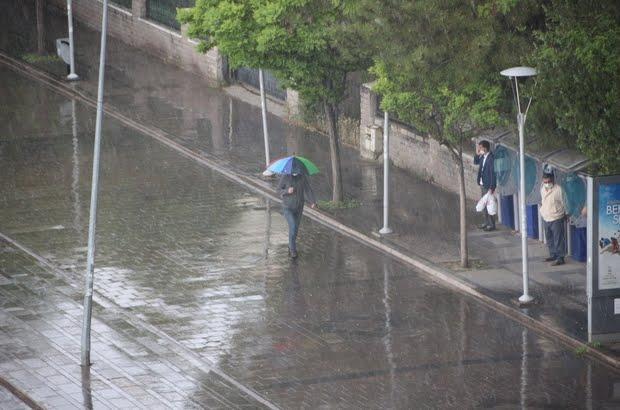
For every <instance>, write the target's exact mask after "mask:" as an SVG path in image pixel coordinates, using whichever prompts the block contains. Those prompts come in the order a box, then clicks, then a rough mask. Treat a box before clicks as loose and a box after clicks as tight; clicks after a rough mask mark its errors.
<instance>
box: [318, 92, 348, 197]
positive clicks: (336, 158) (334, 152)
mask: <svg viewBox="0 0 620 410" xmlns="http://www.w3.org/2000/svg"><path fill="white" fill-rule="evenodd" d="M323 105H324V108H325V119H326V120H327V131H328V133H329V153H330V156H331V165H332V201H333V202H342V200H343V193H342V192H343V191H342V172H341V169H340V141H339V138H338V109H337V107H336V106H335V105H334V104H330V103H328V102H325V103H324V104H323Z"/></svg>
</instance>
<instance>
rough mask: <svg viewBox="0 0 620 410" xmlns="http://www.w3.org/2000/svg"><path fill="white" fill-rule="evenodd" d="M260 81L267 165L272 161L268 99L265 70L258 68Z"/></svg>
mask: <svg viewBox="0 0 620 410" xmlns="http://www.w3.org/2000/svg"><path fill="white" fill-rule="evenodd" d="M258 82H259V83H260V106H261V111H262V114H263V137H264V138H265V166H266V167H268V166H269V163H270V162H271V161H270V159H269V130H268V129H267V101H266V98H265V84H264V79H263V70H262V69H260V70H258Z"/></svg>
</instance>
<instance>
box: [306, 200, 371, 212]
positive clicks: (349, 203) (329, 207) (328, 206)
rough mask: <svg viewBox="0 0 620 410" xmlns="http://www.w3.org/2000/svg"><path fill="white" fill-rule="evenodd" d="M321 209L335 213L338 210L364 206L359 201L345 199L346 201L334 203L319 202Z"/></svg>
mask: <svg viewBox="0 0 620 410" xmlns="http://www.w3.org/2000/svg"><path fill="white" fill-rule="evenodd" d="M317 205H318V206H319V208H320V209H325V210H326V211H334V210H336V209H353V208H359V207H360V206H362V203H361V202H360V201H358V200H357V199H345V200H344V201H340V202H334V201H319V202H318V203H317Z"/></svg>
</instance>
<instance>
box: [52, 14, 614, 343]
mask: <svg viewBox="0 0 620 410" xmlns="http://www.w3.org/2000/svg"><path fill="white" fill-rule="evenodd" d="M52 17H53V18H52V20H53V19H54V18H55V19H57V20H58V23H57V24H56V25H54V24H51V28H50V31H51V32H52V34H51V35H55V34H53V33H54V30H56V31H57V33H58V34H57V35H58V36H60V34H61V33H63V30H64V26H63V25H64V20H63V17H62V16H59V15H56V16H52ZM78 28H79V38H80V40H79V41H77V42H76V44H77V46H76V47H77V51H76V55H77V57H76V58H77V64H78V71H79V74H80V76H81V81H79V82H78V83H76V84H75V86H76V87H77V89H79V90H81V91H82V92H85V93H86V94H88V95H90V96H92V97H95V96H96V80H97V69H98V65H97V62H98V49H97V48H96V47H92V44H98V34H97V33H96V32H94V31H92V30H90V29H88V28H86V27H83V26H81V25H79V23H78ZM108 47H109V48H108V58H107V67H106V70H107V71H106V96H105V98H106V103H107V104H109V105H110V106H113V107H115V108H117V109H118V110H120V111H121V112H123V113H124V114H126V115H127V116H129V117H130V118H132V119H135V120H138V121H141V122H143V123H146V124H149V125H153V126H156V127H159V128H161V129H162V130H164V131H166V132H168V133H170V134H172V135H174V136H175V138H176V141H177V142H179V143H181V144H182V145H183V146H185V147H187V148H189V149H191V150H192V151H194V152H197V153H200V154H202V155H204V156H206V157H209V158H215V159H218V160H221V161H224V162H227V163H228V164H231V165H232V166H233V167H234V168H235V169H236V170H237V171H239V172H243V173H246V174H247V175H250V176H257V175H258V174H259V173H260V171H261V170H262V168H263V165H264V164H263V161H264V157H263V154H262V153H261V152H262V134H261V126H260V110H259V108H258V107H257V106H256V104H257V103H258V97H257V96H256V95H253V94H251V93H245V94H244V93H243V92H242V91H240V88H239V87H233V88H232V89H231V94H228V93H226V90H217V89H212V88H209V87H208V86H207V84H206V82H205V81H203V80H202V79H200V78H199V77H197V76H195V75H192V74H189V73H186V72H182V71H180V70H179V69H178V68H176V67H174V66H172V65H169V64H166V63H164V62H162V61H161V60H158V59H156V58H154V57H151V56H149V55H147V54H145V53H143V52H142V51H140V50H137V49H134V48H132V47H130V46H128V45H126V44H124V43H122V42H120V41H118V40H116V39H110V40H109V43H108ZM145 66H148V67H149V69H148V70H144V69H143V67H145ZM47 69H48V70H49V69H51V70H52V71H54V69H53V68H50V67H47ZM56 74H57V75H59V71H58V68H56ZM233 96H234V97H233ZM272 107H273V104H272ZM274 112H276V113H277V114H278V115H280V116H281V115H283V110H282V109H281V107H274ZM269 124H270V137H271V151H272V152H271V156H272V157H278V156H282V155H286V154H290V153H292V152H303V153H304V154H305V155H306V156H308V157H311V158H313V159H314V160H316V162H317V163H318V164H319V166H320V168H321V169H323V170H325V171H326V172H324V173H323V174H322V175H319V176H318V177H315V178H313V184H314V186H315V189H316V191H317V192H318V194H319V197H320V198H324V199H328V198H329V197H330V192H331V188H330V184H329V179H328V173H329V172H328V170H329V155H328V152H329V148H328V145H327V141H326V138H324V137H323V136H321V135H318V134H317V133H315V132H312V131H309V130H306V129H303V128H300V127H297V126H294V125H292V124H290V123H287V122H286V121H284V120H283V119H282V118H280V117H278V116H274V115H270V116H269ZM342 157H343V158H342V168H343V180H344V184H345V191H346V195H347V196H348V197H350V198H354V199H357V200H360V201H361V203H362V205H361V206H360V207H359V208H356V209H347V210H340V211H332V212H331V213H332V214H333V216H335V217H336V218H337V219H338V220H340V221H342V222H344V223H345V224H347V225H348V226H351V227H353V228H355V229H357V230H359V231H361V232H363V233H367V234H373V233H376V232H377V230H378V228H379V227H381V225H382V219H381V218H382V209H381V199H382V197H381V195H382V191H383V190H382V181H383V177H382V172H383V168H382V165H381V164H379V163H376V162H369V161H365V160H363V159H361V158H360V157H359V155H358V153H357V151H356V150H354V149H352V148H350V147H344V148H343V155H342ZM391 181H392V198H391V204H392V209H391V225H392V227H393V228H394V230H395V234H394V235H391V236H389V237H387V238H385V239H384V241H385V242H386V243H389V244H390V245H392V246H394V247H395V248H397V249H399V250H402V251H406V252H408V253H411V254H413V255H416V256H418V257H422V258H425V259H426V260H428V261H430V262H433V263H435V264H439V265H441V266H443V267H445V268H448V269H450V270H451V271H452V272H453V274H454V275H455V276H456V277H458V278H460V279H461V280H464V281H466V282H468V283H469V284H470V285H472V286H474V287H475V288H476V289H477V290H479V291H481V292H483V293H485V294H487V295H489V296H492V297H493V298H495V299H497V300H500V301H501V302H503V303H506V304H510V305H515V303H516V299H517V298H518V296H520V295H521V293H522V292H521V290H522V279H521V262H520V255H521V253H520V252H521V249H520V246H521V245H520V237H519V236H518V234H517V233H515V232H513V231H510V230H508V229H506V228H502V227H501V226H500V228H499V230H498V231H497V232H492V233H486V232H480V231H478V230H476V229H475V224H476V223H477V222H478V219H479V217H478V215H476V214H475V213H474V211H473V208H474V203H473V202H472V203H471V204H470V207H469V209H470V210H471V212H470V213H469V215H468V218H469V221H470V224H471V228H472V229H471V231H470V233H469V244H470V254H471V258H472V260H473V261H474V266H477V267H476V268H474V269H470V270H461V269H459V268H458V266H457V264H456V261H458V259H459V255H458V246H459V243H458V212H456V211H457V204H458V197H457V196H456V195H455V194H452V193H449V192H446V191H444V190H442V189H441V188H439V187H437V186H435V185H432V184H430V183H428V182H426V181H423V180H420V179H419V178H417V177H415V176H413V175H410V174H408V173H406V172H403V171H401V170H399V169H394V170H393V172H392V173H391ZM528 243H529V255H530V280H531V284H530V289H531V293H532V294H533V296H534V297H535V298H536V300H537V303H536V304H535V305H533V306H531V307H529V308H527V309H526V310H524V311H525V312H527V314H528V315H530V316H532V317H534V318H536V319H538V320H540V321H542V322H543V323H547V324H549V325H553V326H555V327H557V328H560V329H562V330H563V331H564V332H565V333H566V334H568V335H570V336H571V337H575V338H577V339H578V340H582V341H585V340H587V305H586V268H585V264H583V263H580V262H576V261H573V260H571V259H570V258H567V264H566V265H564V266H560V267H551V266H550V265H549V264H547V263H544V262H543V261H542V259H543V258H544V257H545V255H546V249H545V245H544V244H542V243H541V242H539V241H533V240H530V241H529V242H528ZM610 353H611V354H614V355H615V353H614V352H613V351H612V352H610Z"/></svg>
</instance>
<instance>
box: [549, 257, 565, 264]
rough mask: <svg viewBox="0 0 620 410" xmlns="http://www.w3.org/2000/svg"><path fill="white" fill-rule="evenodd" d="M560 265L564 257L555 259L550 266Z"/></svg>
mask: <svg viewBox="0 0 620 410" xmlns="http://www.w3.org/2000/svg"><path fill="white" fill-rule="evenodd" d="M560 265H564V259H563V258H560V259H556V260H555V262H553V263H552V264H551V266H560Z"/></svg>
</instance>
